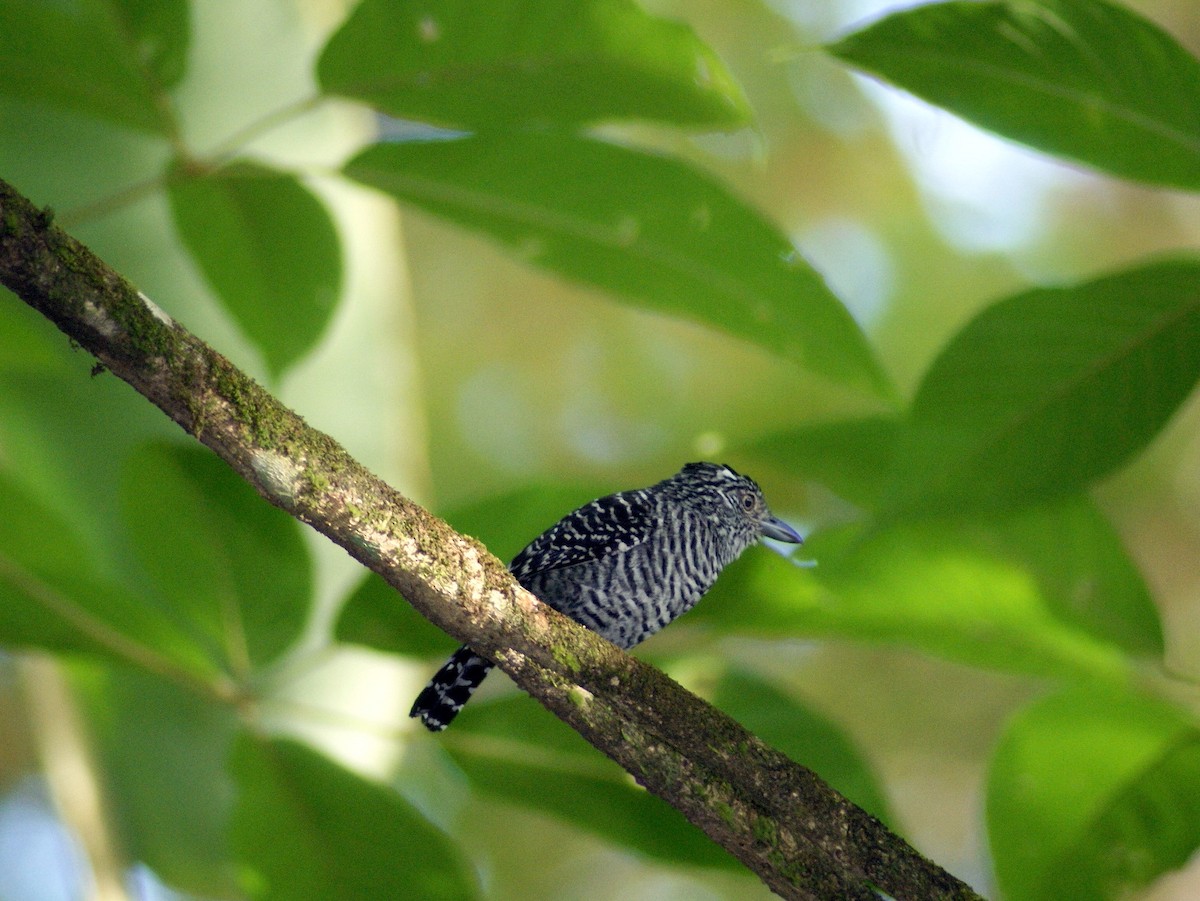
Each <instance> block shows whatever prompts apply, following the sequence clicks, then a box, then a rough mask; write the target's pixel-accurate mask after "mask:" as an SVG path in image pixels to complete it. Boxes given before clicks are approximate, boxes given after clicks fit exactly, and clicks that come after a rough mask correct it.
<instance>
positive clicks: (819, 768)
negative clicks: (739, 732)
mask: <svg viewBox="0 0 1200 901" xmlns="http://www.w3.org/2000/svg"><path fill="white" fill-rule="evenodd" d="M711 700H712V703H713V704H714V705H715V706H716V707H719V708H720V709H721V710H724V711H725V712H726V713H728V714H729V715H730V716H732V717H733V718H734V719H736V720H737V721H738V722H739V723H741V724H742V725H743V726H745V727H746V728H747V729H749V730H750V731H751V732H753V733H754V734H755V735H757V736H758V737H759V738H761V739H762V740H763V741H765V742H766V743H767V744H769V745H771V746H772V747H774V748H776V749H777V750H780V751H782V752H783V753H785V754H787V756H788V757H790V758H792V760H794V761H796V762H797V763H799V764H802V765H803V766H806V767H808V768H809V769H810V770H812V771H813V772H815V773H816V774H817V775H818V776H820V777H821V778H822V779H824V780H825V781H826V782H828V783H829V784H830V785H832V786H833V787H834V788H835V789H837V790H838V791H839V792H841V793H842V794H843V795H845V796H846V797H847V798H849V799H850V800H851V801H853V802H854V803H855V804H857V805H858V806H859V807H861V808H863V809H864V810H866V811H867V812H868V813H870V814H873V815H874V816H876V817H878V818H879V819H881V820H884V821H887V820H888V819H889V814H888V807H887V802H886V801H885V800H884V795H883V791H882V789H881V788H880V786H879V783H878V781H877V780H876V779H875V776H874V774H873V773H872V772H871V769H870V767H868V766H867V763H866V761H865V760H864V759H863V758H862V756H861V755H860V754H859V753H858V749H857V748H855V747H854V745H853V744H852V743H851V742H850V740H849V739H848V738H847V737H846V736H845V734H843V732H842V731H841V729H839V728H838V727H837V726H836V725H834V724H833V723H832V722H830V721H829V720H827V719H826V718H825V717H823V716H821V715H820V714H818V713H815V712H814V711H812V710H810V709H808V708H807V707H805V706H803V705H802V704H799V703H797V702H796V701H795V700H793V699H792V698H791V697H789V696H788V695H786V694H784V693H783V692H781V691H779V690H777V689H776V688H775V687H774V686H772V685H770V684H769V683H767V682H764V681H763V680H762V679H759V678H758V677H757V676H752V675H750V674H749V673H745V672H741V671H738V670H729V671H728V672H726V673H725V675H724V676H722V678H721V681H720V682H718V683H717V686H716V689H715V691H713V693H712V695H711Z"/></svg>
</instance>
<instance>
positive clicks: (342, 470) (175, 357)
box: [0, 181, 978, 901]
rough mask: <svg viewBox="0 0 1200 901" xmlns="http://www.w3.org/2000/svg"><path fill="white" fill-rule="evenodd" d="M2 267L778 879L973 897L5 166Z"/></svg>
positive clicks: (238, 466) (783, 889)
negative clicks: (154, 284)
mask: <svg viewBox="0 0 1200 901" xmlns="http://www.w3.org/2000/svg"><path fill="white" fill-rule="evenodd" d="M0 283H3V284H4V285H5V286H7V287H8V288H9V289H10V290H12V291H13V292H14V293H15V294H16V295H17V296H18V297H20V298H21V299H22V300H24V301H25V302H26V303H28V304H29V305H30V306H32V307H34V308H35V309H37V310H38V311H39V312H41V313H42V314H43V315H45V316H46V317H47V318H48V319H50V320H51V321H52V322H54V324H55V325H57V326H58V327H59V329H61V330H62V331H63V332H65V333H66V334H67V335H68V336H69V337H70V338H71V339H72V340H73V341H75V342H76V343H77V344H78V345H79V346H81V347H83V348H84V349H86V350H87V351H88V352H90V353H91V354H93V355H94V356H95V357H96V358H97V360H99V361H100V362H101V363H102V364H103V365H104V366H105V367H106V368H107V369H108V370H110V371H111V372H113V373H114V374H115V375H117V376H119V377H120V378H122V379H123V380H125V381H126V382H128V383H129V384H130V385H132V386H133V387H134V388H135V389H136V390H137V391H138V392H140V393H141V394H143V395H144V396H145V397H146V398H147V399H149V400H150V401H152V402H153V403H154V404H156V405H157V406H158V407H159V408H160V409H161V410H162V411H163V412H164V413H166V414H167V415H168V416H170V417H171V419H173V420H174V421H175V422H177V423H178V424H179V425H180V426H181V427H182V428H183V429H184V430H185V431H186V432H187V433H188V434H190V435H192V436H194V437H195V438H197V439H198V440H199V441H201V442H203V443H204V444H206V445H207V446H208V447H210V448H211V449H212V450H213V451H215V452H216V453H217V454H218V455H219V456H220V457H221V458H222V459H223V460H225V462H227V463H228V464H229V465H230V466H232V467H233V468H234V469H235V470H236V471H237V472H238V473H239V474H240V475H241V476H242V477H243V478H245V479H246V480H247V481H248V482H249V483H250V484H252V485H253V486H254V487H255V488H256V489H257V490H258V492H259V493H260V494H262V496H263V497H264V498H266V499H267V500H268V501H270V502H271V503H273V504H275V505H276V506H278V507H281V508H282V509H284V510H286V511H287V512H288V513H290V514H291V515H293V516H295V517H296V518H297V519H299V520H301V521H303V522H305V523H308V524H309V525H311V526H312V527H313V528H315V529H316V530H317V531H319V532H321V533H322V534H323V535H325V536H327V537H328V538H329V539H330V540H331V541H334V542H335V543H337V544H338V545H340V546H341V547H342V548H344V549H345V550H346V551H347V552H348V553H349V554H350V555H351V556H353V557H354V558H355V559H357V560H358V561H360V562H361V563H362V564H363V565H364V566H367V567H368V568H370V569H372V570H374V571H375V572H377V573H379V574H380V575H382V576H383V577H384V578H385V579H386V580H387V581H388V582H389V583H390V584H391V585H392V586H393V587H395V588H396V589H397V590H398V591H399V592H400V593H401V594H402V595H403V596H404V598H406V599H407V600H408V602H409V603H411V604H412V605H413V606H414V607H415V608H416V609H417V610H418V611H420V612H421V613H422V614H423V615H424V616H426V617H428V618H429V619H430V620H431V621H432V622H433V623H435V624H436V625H437V626H439V627H440V628H442V629H443V630H445V631H446V632H448V633H449V634H450V635H452V636H454V637H455V638H457V639H458V640H460V641H464V642H468V643H470V644H471V645H472V646H474V647H475V648H476V649H477V650H479V651H480V652H481V653H482V654H485V655H487V656H488V657H490V658H492V659H493V660H495V661H496V662H497V664H498V665H499V666H500V667H501V668H502V669H503V670H504V671H505V672H507V673H508V674H509V675H510V676H511V677H512V678H513V680H514V681H515V682H516V683H517V684H518V685H520V686H521V688H523V689H524V690H526V691H527V692H529V693H530V694H531V695H533V696H534V697H535V698H537V699H538V700H539V701H540V702H541V703H542V704H543V705H544V706H545V707H547V708H548V709H549V710H551V711H552V712H553V713H555V714H556V715H557V716H559V717H560V718H561V719H563V720H564V721H565V722H567V723H568V724H569V725H570V726H571V727H572V728H574V729H576V730H577V731H578V732H579V733H580V734H582V735H583V736H584V737H585V738H586V739H587V740H588V741H589V742H591V743H592V744H593V745H595V746H596V747H597V748H599V749H600V750H601V751H603V752H604V753H605V754H607V755H608V756H609V757H611V758H612V759H613V760H615V761H616V762H617V763H619V764H620V765H621V766H623V767H624V768H625V769H626V770H628V771H629V772H630V773H631V774H632V775H633V776H634V777H635V778H636V779H637V780H638V782H640V783H641V784H642V785H644V786H645V787H646V788H647V789H649V790H650V791H652V792H653V793H655V794H656V795H658V796H660V797H662V798H664V799H665V800H666V801H667V802H669V803H670V804H672V805H674V806H675V807H676V808H678V809H679V810H680V811H681V812H682V813H683V814H684V815H685V816H686V817H687V818H688V819H689V820H691V821H692V822H693V823H694V824H696V825H697V826H699V827H700V828H701V829H703V830H704V831H705V832H706V833H707V834H708V835H709V836H710V837H711V838H712V839H713V840H714V841H716V842H717V843H719V844H720V845H722V846H723V847H724V848H726V849H727V850H728V851H729V852H730V853H732V854H733V855H734V856H735V857H737V858H738V859H739V860H741V861H742V862H743V863H744V864H745V865H746V866H747V867H749V868H750V869H751V870H753V871H754V872H755V873H757V874H758V875H759V876H760V877H761V878H762V879H763V881H764V882H766V884H767V885H768V886H770V888H771V889H772V890H774V891H775V892H776V893H778V894H779V895H781V896H783V897H785V898H797V899H875V898H877V897H878V894H877V892H876V889H879V890H882V891H884V892H886V893H887V894H889V895H891V896H892V897H895V898H898V899H904V901H917V899H935V898H937V899H976V898H978V896H977V895H976V894H975V893H974V892H973V891H972V890H971V889H970V888H969V887H967V886H966V885H965V884H963V883H962V882H960V881H958V880H957V879H955V878H954V877H953V876H951V875H949V874H948V873H946V872H945V871H943V870H941V869H939V868H938V867H937V866H935V865H934V864H932V863H930V862H929V861H927V860H926V859H925V858H923V857H922V856H921V855H919V854H918V853H917V852H916V851H914V850H913V849H912V848H911V847H910V846H909V845H908V844H906V843H905V842H904V841H903V840H902V839H901V838H899V837H898V836H896V835H895V834H894V833H892V832H890V831H888V830H887V829H886V828H885V827H884V826H883V825H882V824H881V823H879V822H878V821H877V820H875V819H874V818H872V817H871V816H870V815H869V814H867V813H865V812H864V811H862V810H861V809H859V808H858V807H855V806H854V805H853V804H851V803H850V802H849V801H847V800H846V799H844V798H842V797H841V796H840V795H838V794H837V793H836V792H834V791H833V790H832V789H831V788H829V787H828V786H827V785H825V783H823V782H822V781H821V780H820V779H819V778H818V777H817V776H816V775H815V774H813V773H812V772H811V771H810V770H808V769H805V768H804V767H802V766H799V765H797V764H795V763H793V762H792V761H791V760H789V759H788V758H786V757H785V756H784V755H782V754H780V753H779V752H777V751H775V750H774V749H772V748H770V747H768V746H766V745H765V744H763V743H762V742H761V741H759V740H758V739H757V738H755V737H754V736H753V735H751V734H750V733H748V732H747V731H746V730H745V729H743V728H742V727H741V726H739V725H738V724H737V723H736V722H734V721H733V720H731V719H730V718H729V717H727V716H725V715H724V714H722V713H721V712H720V711H718V710H716V709H714V708H713V707H712V706H710V705H709V704H707V703H705V702H704V701H702V700H701V699H699V698H697V697H696V696H694V695H692V694H690V693H689V692H687V691H686V690H684V689H683V688H682V687H680V686H679V685H678V684H676V683H675V682H673V681H672V680H670V679H669V678H667V677H666V676H665V675H663V674H662V673H661V672H659V671H658V670H656V669H654V668H653V667H651V666H649V665H647V664H645V663H642V662H640V661H638V660H636V659H634V658H632V657H630V656H629V655H628V654H625V653H624V652H622V651H620V650H619V649H617V648H616V647H615V646H614V645H612V644H610V643H608V642H607V641H604V640H603V639H601V638H600V637H598V636H597V635H595V634H593V633H591V632H588V631H587V630H585V629H583V628H582V627H581V626H578V625H577V624H575V623H573V622H571V621H570V620H568V619H566V618H565V617H563V616H561V615H559V614H558V613H557V612H555V611H553V610H551V609H550V608H548V607H546V606H545V605H543V604H541V603H539V602H538V601H537V600H536V599H535V598H533V596H532V595H530V594H529V593H528V592H526V591H524V590H523V589H522V588H521V587H520V586H518V585H517V583H516V582H515V581H514V580H513V578H512V576H511V575H510V574H509V573H508V571H507V570H506V568H505V567H504V565H503V564H502V563H501V562H500V561H498V560H497V559H496V558H494V557H493V556H492V555H491V554H489V553H488V552H487V550H486V549H485V548H484V547H483V546H481V545H480V544H479V543H478V542H477V541H475V540H474V539H471V538H469V537H466V536H463V535H460V534H458V533H456V532H455V531H454V530H452V529H451V528H450V527H449V526H448V525H447V524H446V523H444V522H442V521H441V520H440V519H438V518H437V517H435V516H433V515H432V514H430V513H429V512H427V511H426V510H424V509H422V508H421V507H419V506H418V505H417V504H415V503H413V502H412V501H410V500H409V499H407V498H405V497H404V496H402V495H401V494H400V493H399V492H397V491H395V490H394V489H392V488H391V487H390V486H388V485H386V484H384V483H383V482H381V481H380V480H379V479H378V478H376V477H375V476H374V475H372V474H371V473H370V472H368V471H367V470H366V469H364V468H363V467H362V466H361V465H360V464H359V463H357V462H356V461H355V460H353V459H352V458H351V457H350V456H349V455H348V454H347V453H346V451H345V450H344V449H343V448H342V447H341V446H340V445H339V444H337V442H335V441H334V440H333V439H331V438H330V437H329V436H327V435H324V434H322V433H320V432H318V431H316V430H315V429H312V428H310V427H309V426H307V425H306V424H305V423H304V421H303V420H302V419H301V418H300V417H299V416H297V415H296V414H295V413H293V412H292V411H291V410H289V409H287V408H286V407H284V406H283V405H281V404H280V403H279V402H278V401H277V400H276V399H275V398H274V397H272V396H271V395H270V394H268V393H267V392H266V391H265V390H264V389H263V388H262V387H261V386H259V385H258V384H256V383H255V382H254V381H253V380H252V379H250V378H249V377H247V376H246V375H245V374H243V373H242V372H240V371H239V370H238V369H237V368H235V367H234V366H233V365H232V364H231V363H230V362H229V361H228V360H226V359H225V358H224V357H222V356H221V355H220V354H218V353H217V352H216V351H214V350H213V349H212V348H210V347H209V346H207V345H206V344H205V343H204V342H202V341H200V340H199V339H198V338H196V337H195V336H194V335H192V334H190V333H189V332H187V331H186V330H185V329H184V328H183V327H181V326H180V325H179V324H178V323H176V322H174V321H173V320H171V319H170V318H169V317H168V316H166V315H165V314H163V313H162V312H161V311H160V310H158V309H157V308H156V307H155V306H154V305H153V304H151V303H150V302H149V301H148V299H147V298H145V297H144V296H143V295H141V294H140V293H139V292H138V291H137V290H135V289H134V288H133V287H131V286H130V285H129V284H128V283H127V282H126V281H125V280H124V279H123V278H121V276H120V275H118V274H117V273H115V272H114V271H112V270H111V269H110V268H108V267H107V266H106V265H105V264H104V263H103V262H101V261H100V260H99V259H97V258H96V256H95V255H94V254H92V253H91V252H90V251H89V250H88V249H87V248H86V247H84V246H83V245H82V244H80V243H79V242H77V241H76V240H74V239H73V238H71V237H70V236H69V235H67V234H66V233H65V232H63V231H62V230H61V229H59V228H58V227H56V226H55V225H54V224H53V222H52V221H51V217H50V216H49V215H48V214H45V213H43V212H41V211H40V210H38V209H37V208H35V207H34V206H33V204H31V203H30V202H29V201H28V200H27V199H25V198H24V197H22V196H21V195H20V194H19V193H18V192H17V191H16V190H15V189H13V188H12V187H11V186H9V185H8V184H7V183H5V182H3V181H0ZM397 603H400V599H399V598H398V599H397ZM581 803H586V801H581Z"/></svg>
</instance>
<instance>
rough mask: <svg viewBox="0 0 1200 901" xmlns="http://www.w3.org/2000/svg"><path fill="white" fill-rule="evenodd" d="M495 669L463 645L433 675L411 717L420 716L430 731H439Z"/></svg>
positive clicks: (410, 713)
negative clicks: (492, 669)
mask: <svg viewBox="0 0 1200 901" xmlns="http://www.w3.org/2000/svg"><path fill="white" fill-rule="evenodd" d="M492 666H493V664H492V662H491V661H490V660H485V659H484V658H483V657H480V656H479V655H478V654H476V653H475V652H474V651H472V650H471V649H470V648H469V647H468V646H467V645H463V646H462V647H461V648H459V649H458V650H457V651H455V652H454V653H453V654H451V655H450V659H449V660H447V661H446V665H445V666H443V667H442V668H441V669H440V670H438V671H437V672H436V673H434V674H433V678H432V679H430V680H429V684H428V685H426V686H425V688H424V689H423V690H422V691H421V693H420V694H419V695H417V700H416V701H414V702H413V706H412V710H410V711H409V713H408V715H409V716H416V717H420V718H421V722H422V723H424V724H425V728H426V729H428V730H429V731H431V732H440V731H441V730H442V729H445V728H446V727H447V726H449V725H450V721H451V720H452V719H454V717H456V716H457V715H458V711H460V710H462V708H463V704H465V703H467V701H469V700H470V699H471V695H472V693H474V691H475V689H476V688H478V687H479V683H480V682H482V681H483V680H484V677H485V676H487V674H488V672H489V671H490V670H491V668H492Z"/></svg>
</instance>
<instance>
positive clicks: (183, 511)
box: [121, 444, 312, 674]
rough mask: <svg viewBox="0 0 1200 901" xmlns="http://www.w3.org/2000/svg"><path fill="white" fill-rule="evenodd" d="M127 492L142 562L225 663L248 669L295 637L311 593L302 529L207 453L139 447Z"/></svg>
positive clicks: (178, 614)
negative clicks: (301, 534)
mask: <svg viewBox="0 0 1200 901" xmlns="http://www.w3.org/2000/svg"><path fill="white" fill-rule="evenodd" d="M121 500H122V505H123V507H124V513H125V523H126V528H127V530H128V532H129V535H130V538H131V540H132V542H133V547H134V551H135V552H136V554H137V558H138V561H139V562H140V563H141V565H142V568H143V569H144V570H145V571H146V573H147V574H148V575H149V576H150V578H151V580H152V581H153V583H154V585H155V587H156V588H157V589H158V591H159V593H160V594H161V595H162V597H163V598H164V599H165V600H166V601H167V603H168V604H169V609H170V611H171V614H172V616H173V617H174V618H176V619H177V620H178V621H181V622H183V623H184V624H185V626H186V627H187V628H188V629H189V630H191V632H192V633H193V634H194V635H195V636H196V641H197V643H198V644H199V645H200V646H201V647H204V648H205V649H206V650H207V653H208V655H209V656H210V658H211V659H213V660H214V661H216V662H217V663H218V664H219V665H220V666H222V668H225V669H228V670H232V671H233V672H235V673H242V674H247V673H249V672H250V671H252V670H253V669H255V668H258V667H261V666H262V665H264V664H266V663H268V662H270V661H271V660H273V659H274V658H276V657H277V656H279V654H281V653H282V652H283V651H284V650H286V649H287V648H288V647H290V646H291V644H292V643H293V642H294V641H295V640H296V639H297V638H298V637H299V635H300V632H301V630H302V629H303V627H304V623H305V620H306V618H307V615H308V607H309V603H310V600H311V595H312V579H311V574H310V570H311V563H310V561H309V557H308V551H307V548H306V547H305V545H304V541H303V539H302V538H301V536H300V530H299V527H298V526H297V524H296V522H295V520H293V519H292V518H291V517H290V516H288V515H287V514H285V513H284V512H282V511H281V510H277V509H275V508H274V507H272V506H271V505H270V504H268V503H266V502H265V501H264V500H263V499H262V498H261V497H259V496H258V494H257V493H255V491H254V490H253V489H252V488H251V487H250V486H249V485H247V484H246V483H245V482H244V481H243V480H242V479H240V478H238V476H237V475H236V474H235V473H234V472H233V471H232V470H231V469H229V467H228V466H226V465H225V464H224V463H223V462H221V461H220V460H219V459H217V457H215V456H214V455H213V454H212V453H211V452H209V451H208V450H206V449H203V448H198V447H193V446H186V447H185V446H180V445H167V444H151V445H145V446H143V447H142V448H140V449H139V450H137V451H136V452H134V453H133V454H132V455H131V456H130V458H129V460H128V462H127V464H126V467H125V476H124V478H123V480H122V485H121Z"/></svg>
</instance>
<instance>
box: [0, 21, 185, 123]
mask: <svg viewBox="0 0 1200 901" xmlns="http://www.w3.org/2000/svg"><path fill="white" fill-rule="evenodd" d="M148 5H149V4H148V3H134V2H129V3H127V4H125V5H124V9H123V11H118V10H117V9H115V8H112V9H110V8H109V7H108V5H107V4H103V3H98V2H79V3H55V4H50V3H46V2H44V0H0V35H4V39H3V40H0V92H3V93H4V94H7V95H9V96H12V97H18V98H21V99H22V100H30V101H34V102H39V103H48V104H53V105H55V106H61V107H65V108H67V109H71V110H75V111H77V112H81V113H85V114H86V115H89V116H94V117H96V118H98V119H104V120H107V121H110V122H116V123H118V124H120V125H124V126H128V127H131V128H136V129H139V130H142V131H149V132H155V133H158V134H163V135H170V134H171V133H172V131H173V129H174V125H173V123H172V121H171V118H170V116H169V114H168V113H167V112H166V111H165V109H166V108H165V106H164V105H163V104H161V103H159V102H158V97H157V93H158V91H159V90H160V86H159V85H155V84H154V81H153V79H150V78H147V71H146V70H145V69H143V68H142V65H149V66H150V67H151V70H152V71H158V72H160V73H163V74H174V73H173V72H172V71H171V67H170V66H168V65H167V61H168V60H169V59H171V58H172V57H174V56H177V55H178V56H181V55H182V53H183V50H184V49H185V47H182V46H180V42H181V40H182V42H183V44H184V45H186V34H183V35H181V34H180V33H179V26H178V15H177V14H178V9H177V8H178V7H179V6H182V5H183V4H182V3H181V2H180V0H172V2H170V3H167V4H165V6H166V7H167V9H164V10H163V11H162V12H159V13H155V14H153V15H149V14H146V13H142V12H138V11H137V9H136V8H137V7H140V6H148ZM185 12H186V9H185ZM125 14H128V16H129V18H125V17H124V15H125ZM128 26H132V28H129V27H128ZM176 65H177V64H176ZM165 83H168V82H164V84H165Z"/></svg>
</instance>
